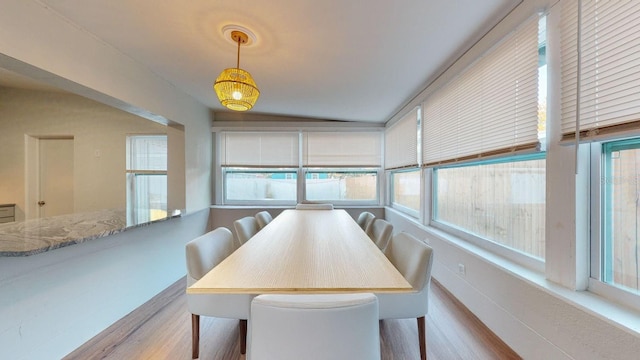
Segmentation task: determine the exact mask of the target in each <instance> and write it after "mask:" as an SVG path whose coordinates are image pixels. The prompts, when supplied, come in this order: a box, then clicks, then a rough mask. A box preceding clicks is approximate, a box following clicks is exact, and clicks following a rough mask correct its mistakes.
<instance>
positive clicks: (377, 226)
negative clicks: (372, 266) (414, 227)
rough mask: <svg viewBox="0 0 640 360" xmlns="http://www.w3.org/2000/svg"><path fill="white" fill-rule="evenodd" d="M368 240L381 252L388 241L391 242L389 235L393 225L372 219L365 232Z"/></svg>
mask: <svg viewBox="0 0 640 360" xmlns="http://www.w3.org/2000/svg"><path fill="white" fill-rule="evenodd" d="M365 232H366V233H367V235H369V238H371V240H373V242H374V243H375V244H376V245H377V246H378V248H379V249H380V250H382V251H384V249H385V248H386V247H387V244H388V243H389V240H391V234H392V233H393V225H391V223H390V222H388V221H386V220H383V219H374V220H373V222H372V223H371V224H370V225H369V226H368V227H367V229H366V230H365Z"/></svg>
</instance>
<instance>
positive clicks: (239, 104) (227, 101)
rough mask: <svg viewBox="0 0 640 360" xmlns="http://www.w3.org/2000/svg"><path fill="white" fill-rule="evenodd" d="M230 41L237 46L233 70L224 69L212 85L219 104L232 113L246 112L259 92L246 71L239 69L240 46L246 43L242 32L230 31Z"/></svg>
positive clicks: (254, 101) (246, 38)
mask: <svg viewBox="0 0 640 360" xmlns="http://www.w3.org/2000/svg"><path fill="white" fill-rule="evenodd" d="M231 39H232V40H233V41H234V42H235V43H237V44H238V58H237V62H236V67H235V68H228V69H224V70H223V71H222V72H221V73H220V76H218V78H217V79H216V82H215V83H214V84H213V89H214V90H215V91H216V94H217V95H218V99H219V100H220V103H221V104H222V105H224V106H225V107H226V108H228V109H230V110H234V111H247V110H249V109H251V108H252V107H253V105H255V103H256V101H258V96H260V90H258V87H257V86H256V83H255V81H253V78H252V77H251V74H249V72H248V71H245V70H242V69H240V45H242V44H246V43H247V41H248V37H247V34H245V33H244V32H242V31H239V30H234V31H231Z"/></svg>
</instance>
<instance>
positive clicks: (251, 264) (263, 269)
mask: <svg viewBox="0 0 640 360" xmlns="http://www.w3.org/2000/svg"><path fill="white" fill-rule="evenodd" d="M412 291H414V289H413V288H412V287H411V285H410V284H409V283H408V282H407V280H406V279H405V278H404V277H403V276H402V274H400V272H399V271H398V270H397V269H396V268H395V267H394V265H393V264H392V263H391V262H390V261H389V260H388V259H387V257H386V256H385V255H384V253H383V252H382V251H380V249H378V247H377V246H376V245H375V243H374V242H373V241H371V239H370V238H369V236H368V235H367V234H366V233H365V232H364V231H363V230H362V229H361V228H360V226H358V224H357V223H356V222H355V220H354V219H353V218H352V217H351V216H350V215H349V214H348V213H347V212H346V211H345V210H343V209H334V210H293V209H287V210H284V211H283V212H282V213H281V214H280V215H278V216H277V217H275V218H274V219H273V220H272V221H271V222H270V223H269V224H268V225H267V226H265V227H264V228H263V229H261V230H260V231H258V232H257V233H256V234H255V235H254V236H253V237H252V238H251V239H249V241H247V242H246V243H245V244H243V245H242V246H240V247H239V248H238V249H236V250H235V251H234V252H233V253H232V254H231V255H229V256H228V257H227V258H226V259H225V260H223V261H222V262H220V263H219V264H218V265H217V266H216V267H214V268H213V269H212V270H211V271H209V272H208V273H207V274H205V275H204V276H203V277H202V278H201V279H200V280H198V281H197V282H195V283H194V284H193V285H191V286H190V287H188V288H187V293H190V294H202V293H207V294H210V293H226V294H267V293H278V294H322V293H359V292H374V293H400V292H412Z"/></svg>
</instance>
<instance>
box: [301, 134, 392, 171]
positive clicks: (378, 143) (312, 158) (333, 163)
mask: <svg viewBox="0 0 640 360" xmlns="http://www.w3.org/2000/svg"><path fill="white" fill-rule="evenodd" d="M303 144H304V147H303V165H304V166H307V167H380V166H381V163H382V132H380V131H363V132H307V133H305V134H304V140H303Z"/></svg>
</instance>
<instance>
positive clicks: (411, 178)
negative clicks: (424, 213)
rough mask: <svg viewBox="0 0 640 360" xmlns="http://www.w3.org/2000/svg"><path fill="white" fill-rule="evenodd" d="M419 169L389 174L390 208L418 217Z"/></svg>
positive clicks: (420, 195) (420, 192)
mask: <svg viewBox="0 0 640 360" xmlns="http://www.w3.org/2000/svg"><path fill="white" fill-rule="evenodd" d="M421 174H422V171H421V169H409V170H398V171H392V172H391V186H390V189H391V190H392V191H391V194H390V196H391V199H390V201H391V206H392V207H394V208H396V209H398V210H400V211H402V212H404V213H407V214H409V215H411V216H413V217H416V218H417V217H419V216H420V199H421V197H422V191H421V189H422V185H421V182H420V176H421Z"/></svg>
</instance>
